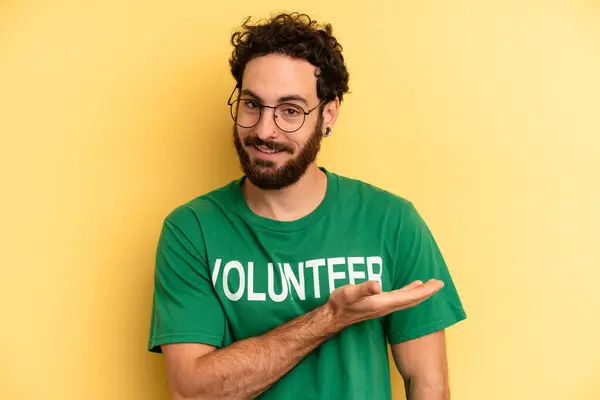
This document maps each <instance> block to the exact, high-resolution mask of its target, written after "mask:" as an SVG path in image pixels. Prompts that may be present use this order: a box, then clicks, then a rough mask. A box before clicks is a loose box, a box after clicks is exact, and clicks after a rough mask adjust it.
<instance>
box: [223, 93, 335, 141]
mask: <svg viewBox="0 0 600 400" xmlns="http://www.w3.org/2000/svg"><path fill="white" fill-rule="evenodd" d="M237 88H238V87H237V86H236V87H235V88H233V92H231V96H229V100H227V104H228V105H229V108H230V113H231V118H233V121H234V122H235V123H236V124H237V125H238V126H241V127H242V128H253V127H255V126H256V125H258V122H259V121H260V118H261V117H262V110H263V109H264V108H272V109H273V120H274V121H275V125H277V127H278V128H279V129H281V130H282V131H284V132H286V133H292V132H296V131H297V130H298V129H300V128H302V125H304V121H305V120H306V116H307V115H309V114H310V113H311V112H313V111H314V110H316V109H317V108H318V107H319V106H320V105H321V104H323V102H324V101H325V100H323V101H321V102H320V103H319V104H317V105H316V106H315V107H313V108H311V109H310V110H308V111H304V109H303V108H302V107H300V106H299V105H297V104H294V103H281V104H279V105H277V106H265V105H263V104H260V103H259V102H258V101H256V100H254V99H239V98H238V99H237V100H233V101H231V98H232V97H233V94H234V93H235V90H236V89H237Z"/></svg>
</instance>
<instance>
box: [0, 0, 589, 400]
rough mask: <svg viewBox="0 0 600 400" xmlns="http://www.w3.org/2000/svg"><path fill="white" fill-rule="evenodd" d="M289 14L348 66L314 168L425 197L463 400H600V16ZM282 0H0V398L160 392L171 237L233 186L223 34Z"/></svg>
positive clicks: (429, 7)
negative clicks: (198, 202)
mask: <svg viewBox="0 0 600 400" xmlns="http://www.w3.org/2000/svg"><path fill="white" fill-rule="evenodd" d="M292 4H302V6H303V7H302V9H301V11H305V12H308V13H311V15H313V16H315V17H316V18H317V19H319V20H321V19H322V20H326V21H330V22H332V23H333V25H334V33H335V34H337V36H338V38H339V40H340V41H341V42H342V45H343V46H344V49H345V51H344V54H345V56H346V59H347V62H348V68H349V70H350V74H351V79H350V86H351V90H352V93H351V94H349V95H348V96H347V100H346V102H344V103H343V105H342V109H341V115H340V119H339V122H338V124H337V125H336V127H335V129H334V131H333V136H332V137H331V138H329V139H327V140H326V141H325V143H324V149H323V151H322V155H321V158H320V164H322V165H325V166H327V167H328V168H329V169H331V170H333V171H335V172H338V173H341V174H345V175H348V176H352V177H357V178H360V179H364V180H367V181H369V182H371V183H374V184H376V185H379V186H381V187H384V188H386V189H389V190H391V191H393V192H395V193H397V194H400V195H402V196H404V197H407V198H409V199H410V200H412V201H413V202H415V204H416V205H417V207H418V208H419V210H420V211H421V213H422V214H423V216H424V217H425V219H426V221H427V222H428V223H429V225H430V226H431V228H432V230H433V231H434V234H435V235H436V237H437V238H438V240H439V243H440V245H441V247H442V249H443V251H444V254H445V256H446V258H447V260H448V263H449V265H450V267H451V271H452V273H453V276H454V277H455V280H456V284H457V285H458V288H459V290H460V293H461V295H462V298H463V301H464V304H465V307H466V310H467V312H468V315H469V318H468V319H467V320H466V321H465V322H463V323H461V324H460V325H457V326H456V327H454V328H452V329H450V330H449V332H448V337H449V350H448V351H449V357H450V369H451V370H450V373H451V385H452V391H453V399H457V400H496V399H497V400H500V399H501V400H507V399H511V400H530V399H541V400H553V399H556V400H558V399H560V400H566V399H581V400H587V399H590V400H591V399H598V398H600V343H599V341H600V322H599V321H600V312H599V309H600V295H599V293H600V268H599V267H600V265H599V262H598V255H597V252H598V251H597V248H598V239H599V236H600V235H599V226H600V211H599V208H600V207H599V206H600V201H599V200H600V196H599V186H600V161H599V160H600V3H599V2H598V1H594V0H587V1H586V0H571V1H568V0H557V1H534V0H520V1H507V0H495V1H466V0H464V1H463V0H461V1H457V0H454V1H408V0H405V1H369V2H347V1H341V0H340V1H320V0H319V1H303V2H301V3H297V2H296V3H291V2H290V3H289V5H290V6H291V5H292ZM283 6H287V5H282V3H281V2H279V1H266V0H259V1H238V0H233V1H228V2H208V3H207V2H204V1H197V0H185V1H151V2H148V1H141V0H133V1H125V2H124V1H121V0H119V1H117V0H105V1H102V2H100V1H75V0H71V1H53V2H50V1H20V0H8V1H7V0H2V1H0V132H1V134H2V136H1V139H2V142H1V143H2V144H1V149H2V154H1V155H0V163H1V164H0V170H1V174H2V177H1V178H2V179H1V184H2V196H1V199H2V200H1V201H2V237H1V243H2V262H1V265H2V279H1V280H0V307H1V310H0V311H1V315H2V324H1V328H0V343H1V344H2V356H1V357H0V360H1V361H0V398H1V399H10V400H12V399H52V400H53V399H86V400H95V399H103V400H104V399H144V400H154V399H157V400H158V399H167V390H166V382H165V375H164V371H163V366H162V359H161V357H160V356H157V355H151V354H148V353H147V352H146V342H147V335H148V328H149V316H150V301H151V293H152V278H153V277H152V273H153V260H154V250H155V245H156V241H157V237H158V233H159V229H160V227H161V222H162V219H163V218H164V216H165V215H166V214H167V213H168V212H169V211H170V210H171V209H172V208H173V207H174V206H176V205H177V204H179V203H181V202H184V201H187V200H189V199H190V198H192V197H195V196H197V195H199V194H202V193H204V192H205V191H208V190H210V189H212V188H215V187H217V186H220V185H222V184H224V183H226V182H227V181H229V180H230V179H233V178H236V177H237V176H238V174H239V173H240V172H239V170H238V167H237V158H236V156H235V153H234V150H233V147H232V145H231V144H230V129H231V120H230V117H229V114H228V108H227V106H226V101H227V98H228V96H229V94H230V92H231V89H232V87H233V80H232V78H231V77H230V75H229V70H228V64H227V58H228V56H229V53H230V50H231V48H230V46H229V37H230V35H231V33H232V30H233V29H234V28H235V27H236V26H237V25H238V24H239V23H241V22H242V20H243V18H244V16H247V15H254V16H257V17H264V16H267V15H268V14H269V13H270V12H272V11H277V10H279V9H280V7H283ZM365 368H368V366H365ZM392 374H393V377H394V391H395V398H397V399H400V398H404V397H403V395H402V394H401V390H402V389H401V385H402V384H401V381H400V379H399V376H398V374H397V372H395V371H393V372H392Z"/></svg>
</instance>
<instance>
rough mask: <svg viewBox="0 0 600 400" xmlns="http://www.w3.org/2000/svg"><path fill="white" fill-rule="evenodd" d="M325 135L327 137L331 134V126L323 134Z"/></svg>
mask: <svg viewBox="0 0 600 400" xmlns="http://www.w3.org/2000/svg"><path fill="white" fill-rule="evenodd" d="M323 136H325V137H329V136H331V128H329V127H327V128H325V133H324V134H323Z"/></svg>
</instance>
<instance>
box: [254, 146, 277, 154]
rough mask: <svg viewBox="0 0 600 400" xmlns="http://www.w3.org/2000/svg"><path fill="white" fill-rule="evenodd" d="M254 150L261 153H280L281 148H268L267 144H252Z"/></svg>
mask: <svg viewBox="0 0 600 400" xmlns="http://www.w3.org/2000/svg"><path fill="white" fill-rule="evenodd" d="M253 147H254V148H255V149H256V150H258V151H259V152H261V153H265V154H275V153H281V152H282V150H273V149H270V148H268V147H267V146H257V145H254V146H253Z"/></svg>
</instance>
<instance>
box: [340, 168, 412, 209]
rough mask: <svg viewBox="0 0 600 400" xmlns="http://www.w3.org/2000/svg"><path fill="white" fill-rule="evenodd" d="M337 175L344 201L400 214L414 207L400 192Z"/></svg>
mask: <svg viewBox="0 0 600 400" xmlns="http://www.w3.org/2000/svg"><path fill="white" fill-rule="evenodd" d="M337 177H338V182H339V195H340V197H341V198H342V199H344V200H345V201H352V202H355V203H363V204H364V205H366V206H369V207H372V208H373V209H380V210H384V211H386V212H390V211H394V212H397V213H398V214H400V215H401V214H403V213H405V212H410V211H411V210H412V209H414V205H413V203H412V201H411V200H409V199H408V198H407V197H404V196H402V195H400V194H397V193H394V192H392V191H390V190H387V189H384V188H382V187H380V186H376V185H374V184H372V183H369V182H366V181H364V180H361V179H358V178H352V177H348V176H343V175H337Z"/></svg>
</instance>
